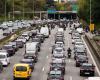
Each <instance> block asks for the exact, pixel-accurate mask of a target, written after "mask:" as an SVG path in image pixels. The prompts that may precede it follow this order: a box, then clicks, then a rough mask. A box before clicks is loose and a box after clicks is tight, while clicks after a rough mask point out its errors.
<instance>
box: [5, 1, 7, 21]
mask: <svg viewBox="0 0 100 80" xmlns="http://www.w3.org/2000/svg"><path fill="white" fill-rule="evenodd" d="M6 21H7V2H6V0H5V22H6Z"/></svg>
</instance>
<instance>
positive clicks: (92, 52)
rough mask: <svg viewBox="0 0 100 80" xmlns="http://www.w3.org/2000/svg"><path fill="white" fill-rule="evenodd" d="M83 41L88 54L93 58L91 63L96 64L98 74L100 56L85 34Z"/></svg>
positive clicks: (99, 70)
mask: <svg viewBox="0 0 100 80" xmlns="http://www.w3.org/2000/svg"><path fill="white" fill-rule="evenodd" d="M83 41H84V43H85V45H86V47H87V49H88V51H89V54H90V56H91V58H92V60H93V63H94V65H95V66H96V70H97V72H98V74H99V76H100V56H99V55H98V51H97V50H96V49H95V47H94V45H93V42H92V41H91V39H90V38H89V37H88V36H87V35H85V36H84V37H83Z"/></svg>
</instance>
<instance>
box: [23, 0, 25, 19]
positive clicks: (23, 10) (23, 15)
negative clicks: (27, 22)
mask: <svg viewBox="0 0 100 80" xmlns="http://www.w3.org/2000/svg"><path fill="white" fill-rule="evenodd" d="M24 6H25V5H24V0H23V20H24V17H25V9H24Z"/></svg>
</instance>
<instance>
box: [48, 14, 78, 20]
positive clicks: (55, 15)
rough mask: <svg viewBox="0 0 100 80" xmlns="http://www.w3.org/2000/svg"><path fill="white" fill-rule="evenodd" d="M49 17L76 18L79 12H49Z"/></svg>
mask: <svg viewBox="0 0 100 80" xmlns="http://www.w3.org/2000/svg"><path fill="white" fill-rule="evenodd" d="M48 18H49V19H63V18H66V19H76V18H77V13H75V12H56V13H48Z"/></svg>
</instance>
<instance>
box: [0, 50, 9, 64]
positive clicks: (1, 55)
mask: <svg viewBox="0 0 100 80" xmlns="http://www.w3.org/2000/svg"><path fill="white" fill-rule="evenodd" d="M0 61H1V62H2V64H3V66H8V65H9V64H10V60H9V54H8V53H7V52H6V51H5V50H1V51H0Z"/></svg>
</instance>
